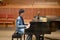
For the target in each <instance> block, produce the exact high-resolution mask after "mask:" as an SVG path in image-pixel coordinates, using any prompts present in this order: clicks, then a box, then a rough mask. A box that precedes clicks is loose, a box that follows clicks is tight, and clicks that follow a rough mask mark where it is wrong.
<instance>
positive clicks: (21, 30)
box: [16, 16, 26, 34]
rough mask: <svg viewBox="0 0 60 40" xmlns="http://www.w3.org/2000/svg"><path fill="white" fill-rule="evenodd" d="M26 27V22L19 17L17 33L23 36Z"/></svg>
mask: <svg viewBox="0 0 60 40" xmlns="http://www.w3.org/2000/svg"><path fill="white" fill-rule="evenodd" d="M24 27H26V26H25V25H24V20H23V18H22V17H21V16H18V18H17V20H16V31H17V32H19V33H21V34H23V33H24Z"/></svg>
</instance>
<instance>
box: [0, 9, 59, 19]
mask: <svg viewBox="0 0 60 40" xmlns="http://www.w3.org/2000/svg"><path fill="white" fill-rule="evenodd" d="M19 9H21V8H0V13H3V14H7V15H8V14H14V15H15V17H17V16H18V11H19ZM23 9H24V10H25V13H24V15H23V17H24V19H32V18H33V17H34V16H35V15H37V12H38V11H40V15H41V16H46V15H55V16H60V8H23Z"/></svg>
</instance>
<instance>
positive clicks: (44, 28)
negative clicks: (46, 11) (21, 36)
mask: <svg viewBox="0 0 60 40" xmlns="http://www.w3.org/2000/svg"><path fill="white" fill-rule="evenodd" d="M53 22H57V21H54V20H53V21H47V22H46V20H45V22H40V21H39V18H38V21H34V20H33V21H31V22H30V28H28V29H25V33H26V34H32V35H37V36H38V37H37V38H36V40H40V37H39V36H40V35H43V36H42V38H43V39H42V40H44V34H51V32H52V30H51V29H52V23H53Z"/></svg>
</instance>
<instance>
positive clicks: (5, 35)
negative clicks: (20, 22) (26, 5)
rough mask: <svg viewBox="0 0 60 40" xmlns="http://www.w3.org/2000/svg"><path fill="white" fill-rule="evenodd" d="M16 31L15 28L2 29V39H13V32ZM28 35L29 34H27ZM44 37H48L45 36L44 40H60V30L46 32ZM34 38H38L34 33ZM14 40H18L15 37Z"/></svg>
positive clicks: (0, 34)
mask: <svg viewBox="0 0 60 40" xmlns="http://www.w3.org/2000/svg"><path fill="white" fill-rule="evenodd" d="M14 32H15V29H13V30H11V29H9V30H8V29H4V30H0V40H11V39H12V34H13V33H14ZM26 37H27V35H26ZM44 37H46V38H44V40H57V39H59V40H60V30H58V31H56V32H52V33H51V34H45V35H44ZM23 38H24V37H23ZM47 38H48V39H47ZM49 38H50V39H49ZM32 39H33V40H35V39H36V38H35V36H34V35H33V38H32ZM14 40H16V39H14Z"/></svg>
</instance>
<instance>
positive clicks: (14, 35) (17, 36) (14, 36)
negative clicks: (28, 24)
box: [12, 33, 22, 40]
mask: <svg viewBox="0 0 60 40" xmlns="http://www.w3.org/2000/svg"><path fill="white" fill-rule="evenodd" d="M14 38H17V40H18V38H20V40H22V35H21V34H19V33H14V34H13V35H12V40H13V39H14Z"/></svg>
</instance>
